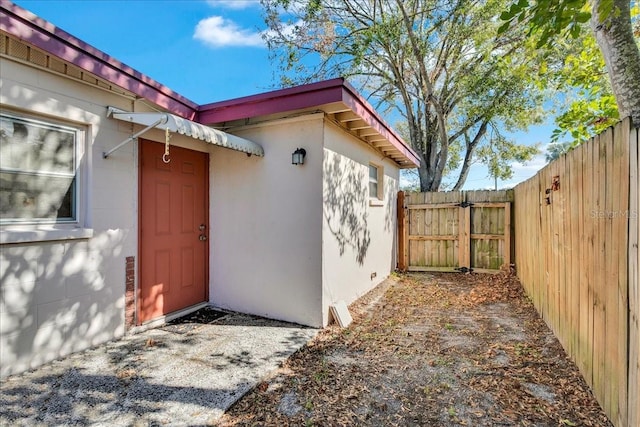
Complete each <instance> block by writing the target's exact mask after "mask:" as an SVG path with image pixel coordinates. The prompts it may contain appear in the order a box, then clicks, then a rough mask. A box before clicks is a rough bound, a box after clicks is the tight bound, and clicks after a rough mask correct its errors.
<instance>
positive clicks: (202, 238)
mask: <svg viewBox="0 0 640 427" xmlns="http://www.w3.org/2000/svg"><path fill="white" fill-rule="evenodd" d="M198 239H200V241H201V242H204V241H205V240H207V236H205V235H204V234H201V235H200V236H199V237H198Z"/></svg>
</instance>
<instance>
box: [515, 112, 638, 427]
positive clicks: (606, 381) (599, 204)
mask: <svg viewBox="0 0 640 427" xmlns="http://www.w3.org/2000/svg"><path fill="white" fill-rule="evenodd" d="M639 210H640V207H639V205H638V130H637V129H634V128H632V126H631V123H630V120H629V119H625V120H624V121H622V122H620V123H619V124H618V125H617V126H616V127H615V128H610V129H608V130H607V131H606V132H604V133H603V134H601V135H599V136H597V137H595V138H593V139H592V140H590V141H588V142H586V143H584V144H582V145H581V146H579V147H577V148H576V149H574V150H572V151H571V152H569V153H568V154H567V155H563V156H561V157H560V158H559V159H558V160H556V161H554V162H552V163H551V164H549V165H548V166H547V167H545V168H544V169H542V170H541V171H540V172H538V174H537V175H536V176H534V177H533V178H531V179H529V180H528V181H526V182H524V183H521V184H520V185H518V186H517V187H516V188H515V199H514V211H515V215H514V222H515V233H514V237H515V261H516V268H517V272H518V276H519V278H520V281H521V282H522V284H523V286H524V287H525V289H526V291H527V293H528V294H529V296H530V297H531V299H532V300H533V303H534V304H535V306H536V308H537V310H538V311H539V312H540V314H541V316H542V317H543V318H544V319H545V321H546V322H547V324H548V325H549V326H550V327H551V329H552V330H553V331H554V333H555V335H556V336H557V337H558V339H559V340H560V342H561V343H562V345H563V346H564V348H565V350H566V351H567V353H568V354H569V355H570V357H571V358H572V359H573V360H574V361H575V362H576V364H577V365H578V367H579V368H580V370H581V372H582V374H583V376H584V378H585V380H586V381H587V383H588V384H589V385H590V386H591V388H592V390H593V392H594V394H595V396H596V398H597V399H598V401H599V402H600V404H601V406H602V408H603V409H604V411H605V412H606V413H607V415H608V417H609V419H610V420H611V421H612V422H613V424H615V425H616V426H618V427H638V426H639V425H640V414H639V411H640V399H639V396H638V388H639V382H640V376H639V371H640V367H639V365H640V356H639V350H640V342H639V327H638V320H639V317H640V315H639V305H640V294H639V293H638V264H639V260H638V221H639V219H638V216H639V214H640V212H639Z"/></svg>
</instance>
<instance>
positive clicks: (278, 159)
mask: <svg viewBox="0 0 640 427" xmlns="http://www.w3.org/2000/svg"><path fill="white" fill-rule="evenodd" d="M233 133H234V134H235V135H238V136H241V137H244V138H247V139H250V140H252V141H255V142H257V143H258V144H260V145H262V146H263V147H264V151H265V156H264V157H263V158H255V157H253V158H250V159H247V156H246V155H245V154H242V153H238V152H234V151H231V150H218V151H217V152H216V153H215V154H213V155H212V156H211V165H212V166H211V184H210V186H211V237H210V240H211V248H210V250H211V262H210V264H211V266H212V267H211V287H210V293H209V295H210V300H211V302H212V303H213V304H214V305H216V306H219V307H222V308H227V309H231V310H237V311H241V312H245V313H251V314H257V315H260V316H265V317H269V318H275V319H280V320H286V321H290V322H295V323H300V324H305V325H312V326H321V324H322V318H321V302H322V301H321V298H322V293H321V292H322V291H321V285H322V274H321V269H320V260H321V256H322V253H321V250H322V245H321V221H322V218H321V215H322V169H321V168H322V133H323V126H322V115H319V114H313V115H310V116H303V117H298V118H294V119H284V120H278V121H273V122H270V123H267V124H263V125H257V126H252V127H248V128H244V129H242V130H238V131H234V132H233ZM298 147H300V148H304V149H306V151H307V156H306V161H305V164H304V165H301V166H294V165H292V164H291V154H292V153H293V151H295V149H296V148H298Z"/></svg>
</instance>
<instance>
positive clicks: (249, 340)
mask: <svg viewBox="0 0 640 427" xmlns="http://www.w3.org/2000/svg"><path fill="white" fill-rule="evenodd" d="M317 332H318V331H317V330H315V329H310V328H305V327H301V326H299V325H293V324H289V323H284V322H277V321H272V320H266V319H262V318H258V317H253V316H247V315H241V314H237V313H229V314H227V315H225V316H224V317H222V318H219V319H217V320H211V318H208V316H197V315H196V316H191V318H190V320H189V321H187V322H172V324H170V325H167V326H166V327H164V328H159V329H153V330H149V331H146V332H143V333H141V334H136V335H132V336H129V337H126V338H124V339H122V340H119V341H114V342H111V343H108V344H106V345H103V346H100V347H98V348H94V349H91V350H88V351H84V352H81V353H76V354H74V355H71V356H69V357H66V358H64V359H60V360H57V361H55V362H52V363H49V364H47V365H44V366H42V367H40V368H38V369H35V370H32V371H29V372H26V373H24V374H21V375H15V376H11V377H9V378H5V379H3V381H2V385H1V386H0V425H1V426H63V425H64V426H67V425H77V426H86V425H93V426H109V427H113V426H151V425H154V426H155V425H170V426H194V425H215V424H216V423H217V421H218V420H219V418H220V417H221V416H222V415H223V413H224V411H225V410H226V409H227V408H229V406H231V404H233V402H235V401H236V400H237V399H239V398H240V397H241V396H242V395H243V394H245V393H246V392H247V391H249V390H251V388H252V387H254V386H255V385H256V384H257V383H258V382H259V381H261V380H262V379H263V378H264V377H265V376H267V375H268V374H269V373H270V372H272V371H274V370H275V369H277V368H278V367H279V366H281V365H282V363H283V362H284V361H285V360H286V359H287V358H288V357H289V356H290V355H291V354H293V353H294V352H295V351H296V350H298V349H299V348H300V347H302V346H304V345H305V343H307V342H308V341H309V340H310V339H311V338H312V337H314V336H315V335H316V334H317Z"/></svg>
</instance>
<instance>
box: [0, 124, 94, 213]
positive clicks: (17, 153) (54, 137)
mask: <svg viewBox="0 0 640 427" xmlns="http://www.w3.org/2000/svg"><path fill="white" fill-rule="evenodd" d="M82 134H83V132H82V131H81V130H79V129H77V128H72V127H68V126H62V125H58V124H53V123H45V122H42V121H38V120H32V119H26V118H21V117H14V116H10V115H6V114H0V223H3V224H26V223H30V224H33V223H75V222H78V220H79V219H78V194H79V191H78V170H79V168H78V157H79V156H78V153H79V144H80V143H79V140H80V139H81V138H82Z"/></svg>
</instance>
